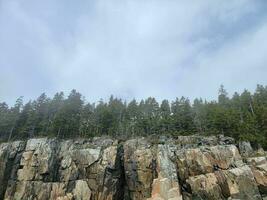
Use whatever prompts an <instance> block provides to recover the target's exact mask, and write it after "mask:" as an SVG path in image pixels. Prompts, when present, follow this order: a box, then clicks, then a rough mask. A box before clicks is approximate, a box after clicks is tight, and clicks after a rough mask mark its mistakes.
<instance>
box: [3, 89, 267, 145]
mask: <svg viewBox="0 0 267 200" xmlns="http://www.w3.org/2000/svg"><path fill="white" fill-rule="evenodd" d="M151 134H156V135H173V136H175V135H190V134H205V135H218V134H224V135H226V136H231V137H234V138H235V139H236V140H248V141H251V142H252V143H255V144H261V145H262V146H263V147H265V148H266V147H267V86H262V85H257V88H256V90H255V92H254V93H250V92H249V91H247V90H244V91H243V92H242V93H241V94H238V93H234V95H233V96H232V97H229V95H228V94H227V91H226V90H225V89H224V87H223V86H221V87H220V89H219V94H218V100H217V101H206V100H202V99H195V100H194V101H193V102H190V101H189V99H188V98H185V97H181V98H176V99H175V100H174V101H172V102H169V101H168V100H163V101H161V102H158V101H157V100H156V99H155V98H153V97H149V98H147V99H144V100H141V101H136V100H135V99H133V100H132V101H130V102H125V101H123V100H121V99H118V98H115V97H113V96H111V97H110V99H109V101H108V102H104V101H103V100H100V101H99V102H98V103H88V102H86V101H85V100H84V98H83V97H82V95H81V94H80V93H79V92H77V91H76V90H72V91H71V92H70V94H69V95H68V96H65V95H64V93H63V92H59V93H56V94H55V95H54V97H53V98H49V97H47V96H46V94H44V93H43V94H41V95H40V96H39V97H38V98H37V99H36V100H33V101H29V102H27V103H25V104H24V103H23V98H22V97H20V98H18V99H17V101H16V103H15V105H14V106H12V107H9V106H8V105H7V104H6V103H5V102H3V103H0V139H1V140H2V141H8V140H16V139H26V138H29V137H41V136H49V137H58V138H75V137H92V136H101V135H110V136H139V135H140V136H141V135H142V136H147V135H151Z"/></svg>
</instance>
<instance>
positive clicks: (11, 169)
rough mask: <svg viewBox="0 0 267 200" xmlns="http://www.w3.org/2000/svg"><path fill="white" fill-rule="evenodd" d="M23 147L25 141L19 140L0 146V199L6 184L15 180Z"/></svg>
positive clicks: (2, 197)
mask: <svg viewBox="0 0 267 200" xmlns="http://www.w3.org/2000/svg"><path fill="white" fill-rule="evenodd" d="M24 149H25V142H21V141H17V142H13V143H9V144H2V146H0V199H4V196H5V192H6V190H7V187H8V185H9V184H11V182H14V181H15V180H16V176H17V171H18V169H19V162H20V159H21V157H22V152H23V150H24Z"/></svg>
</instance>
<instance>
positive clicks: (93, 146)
mask: <svg viewBox="0 0 267 200" xmlns="http://www.w3.org/2000/svg"><path fill="white" fill-rule="evenodd" d="M266 197H267V159H266V154H265V151H264V150H263V149H261V148H258V149H253V148H252V147H251V145H250V144H249V143H248V142H241V143H238V144H235V142H234V140H233V139H232V138H229V137H223V136H218V137H215V136H212V137H203V136H179V137H177V138H167V137H159V138H134V139H129V140H126V141H118V140H116V139H111V138H107V137H102V138H92V139H76V140H59V139H53V138H52V139H51V138H36V139H29V140H28V141H15V142H10V143H2V144H0V199H6V200H21V199H22V200H31V199H32V200H46V199H52V200H74V199H75V200H183V199H184V200H198V199H199V200H202V199H208V200H217V199H218V200H220V199H221V200H230V199H236V200H237V199H240V200H243V199H244V200H261V199H266Z"/></svg>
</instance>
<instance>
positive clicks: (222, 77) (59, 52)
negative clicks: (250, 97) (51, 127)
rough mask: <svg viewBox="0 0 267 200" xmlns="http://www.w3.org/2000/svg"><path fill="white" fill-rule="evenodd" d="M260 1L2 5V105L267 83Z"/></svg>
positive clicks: (10, 1)
mask: <svg viewBox="0 0 267 200" xmlns="http://www.w3.org/2000/svg"><path fill="white" fill-rule="evenodd" d="M266 10H267V1H266V0H231V1H226V0H203V1H199V0H186V1H185V0H90V1H88V0H79V1H73V0H57V1H55V0H43V1H36V0H0V102H3V101H5V102H7V103H8V104H11V105H12V104H14V103H15V100H16V99H17V98H18V97H19V96H24V101H28V100H29V99H35V98H37V97H38V96H39V95H40V94H41V93H43V92H45V93H46V94H47V95H48V96H50V97H52V96H53V95H54V94H55V93H56V92H58V91H64V92H65V94H66V95H67V94H68V93H69V92H70V91H71V90H72V89H76V90H78V91H79V92H81V93H82V94H83V95H84V96H85V98H86V99H87V100H88V101H90V102H96V101H98V100H99V99H100V98H103V99H107V98H108V97H109V96H110V95H111V94H113V95H114V96H116V97H119V98H122V99H126V100H130V99H132V98H136V99H140V98H146V97H149V96H153V97H156V98H157V99H159V100H162V99H170V100H172V99H174V98H175V97H181V96H185V97H189V98H190V99H194V98H197V97H202V98H204V99H207V100H213V99H216V98H217V94H218V88H219V86H220V85H221V84H223V85H224V86H225V88H226V89H227V91H228V93H229V94H230V95H231V94H233V92H235V91H237V92H242V91H243V90H244V89H245V88H246V89H248V90H250V91H252V92H253V91H254V90H255V88H256V85H257V84H262V85H267V12H266Z"/></svg>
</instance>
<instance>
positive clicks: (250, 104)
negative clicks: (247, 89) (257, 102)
mask: <svg viewBox="0 0 267 200" xmlns="http://www.w3.org/2000/svg"><path fill="white" fill-rule="evenodd" d="M249 107H250V110H251V113H252V114H253V116H255V113H254V109H253V107H252V103H251V101H250V102H249Z"/></svg>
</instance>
